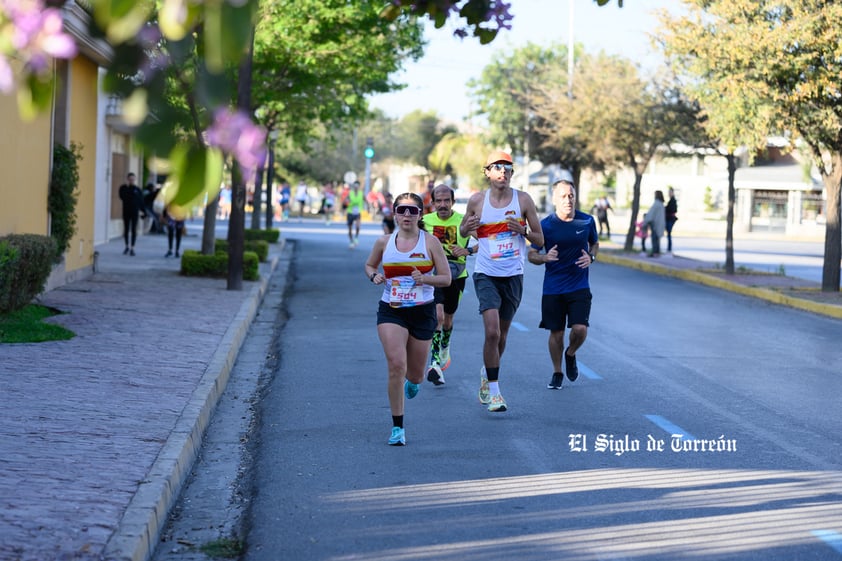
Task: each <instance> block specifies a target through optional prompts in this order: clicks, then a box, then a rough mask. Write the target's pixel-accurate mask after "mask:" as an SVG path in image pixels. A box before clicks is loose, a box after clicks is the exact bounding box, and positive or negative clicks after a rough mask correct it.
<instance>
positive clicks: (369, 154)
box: [363, 137, 374, 160]
mask: <svg viewBox="0 0 842 561" xmlns="http://www.w3.org/2000/svg"><path fill="white" fill-rule="evenodd" d="M363 154H364V155H365V157H366V158H368V159H369V160H370V159H372V158H373V157H374V139H373V138H371V137H368V138H367V139H366V141H365V150H363Z"/></svg>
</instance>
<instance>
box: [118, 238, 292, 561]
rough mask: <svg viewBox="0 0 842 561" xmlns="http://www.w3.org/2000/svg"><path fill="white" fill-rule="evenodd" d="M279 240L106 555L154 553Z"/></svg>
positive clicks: (126, 559) (125, 560)
mask: <svg viewBox="0 0 842 561" xmlns="http://www.w3.org/2000/svg"><path fill="white" fill-rule="evenodd" d="M280 242H281V250H280V251H279V252H278V253H277V254H276V255H275V256H274V257H272V258H271V260H270V263H269V271H268V273H267V274H265V275H261V277H260V281H259V282H258V283H257V284H256V285H255V286H253V287H252V288H251V290H250V292H249V294H248V296H247V297H246V298H245V301H244V302H243V304H242V306H241V307H240V310H239V312H237V315H236V316H235V317H234V318H233V320H232V322H231V325H230V326H229V327H228V329H227V330H226V332H225V335H224V336H223V338H222V341H221V342H220V344H219V346H218V347H217V349H216V351H215V352H214V354H213V356H212V357H211V360H210V362H209V364H208V367H207V369H206V370H205V372H204V374H203V375H202V378H201V379H200V380H199V383H198V384H197V386H196V389H195V390H193V394H192V395H191V396H190V399H189V401H188V402H187V404H186V405H185V407H184V410H183V411H182V413H181V416H180V417H179V418H178V420H177V421H176V424H175V426H174V427H173V430H172V432H171V433H170V436H169V438H167V441H166V443H164V446H163V447H162V449H161V451H160V453H159V455H158V457H157V458H156V460H155V463H153V464H152V467H151V468H150V470H149V473H148V474H147V478H146V479H145V480H144V481H142V482H141V484H140V486H139V487H138V489H137V492H136V493H135V495H134V497H132V500H131V502H130V503H129V506H128V507H127V508H126V511H125V512H124V513H123V517H122V518H121V520H120V523H119V526H118V528H117V531H116V532H115V533H114V534H113V535H112V536H111V538H110V539H109V540H108V543H107V544H106V546H105V553H104V558H105V559H108V560H113V561H146V560H148V559H150V558H151V556H152V555H153V554H154V552H155V548H156V546H157V543H158V539H159V536H160V534H161V531H162V530H163V527H164V526H165V525H166V523H167V517H168V516H169V512H170V510H171V509H172V507H173V506H174V504H175V502H176V501H177V500H178V496H179V493H180V491H181V488H182V486H183V485H184V482H185V481H186V480H187V477H188V476H189V473H190V470H191V469H192V466H193V463H194V461H195V460H196V457H197V455H198V453H199V449H200V448H201V446H202V438H203V436H204V433H205V429H206V428H207V426H208V424H209V423H210V419H211V416H212V415H213V412H214V410H215V409H216V405H217V403H218V402H219V398H220V397H221V395H222V392H223V391H224V390H225V386H226V385H227V384H228V378H229V376H230V374H231V370H232V369H233V367H234V363H235V362H236V360H237V355H238V354H239V352H240V348H241V347H242V344H243V341H244V339H245V337H246V334H247V333H248V330H249V327H250V326H251V324H252V322H253V321H254V318H255V316H256V315H257V310H258V308H259V307H260V303H261V302H262V301H263V296H264V295H265V294H266V290H267V287H268V286H269V279H270V278H271V276H272V275H273V274H274V273H275V270H276V269H277V266H278V263H279V262H280V260H281V256H282V254H283V252H284V249H285V248H286V242H285V241H284V240H283V239H281V240H280Z"/></svg>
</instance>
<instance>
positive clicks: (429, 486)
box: [244, 223, 842, 561]
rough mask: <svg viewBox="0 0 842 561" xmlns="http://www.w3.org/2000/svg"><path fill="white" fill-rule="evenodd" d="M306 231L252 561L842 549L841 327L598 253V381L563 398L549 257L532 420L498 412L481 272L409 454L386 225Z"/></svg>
mask: <svg viewBox="0 0 842 561" xmlns="http://www.w3.org/2000/svg"><path fill="white" fill-rule="evenodd" d="M284 232H285V236H286V238H287V239H288V240H293V241H294V243H295V245H296V250H295V257H294V264H293V270H294V275H295V277H294V279H293V280H292V285H291V287H292V288H291V290H290V292H289V296H288V300H287V302H286V304H285V305H286V308H287V313H288V320H287V323H286V325H285V327H284V328H283V330H282V332H281V334H280V345H279V360H278V362H277V368H276V370H275V372H274V375H273V377H272V378H271V380H269V381H268V385H267V386H266V387H265V388H264V389H263V391H262V400H261V403H260V405H259V410H260V413H259V418H260V422H259V426H258V427H257V429H256V432H255V433H254V434H253V435H252V438H253V440H254V441H255V443H256V446H255V450H256V452H255V459H254V461H255V465H254V474H255V479H254V481H253V484H254V485H253V488H254V490H255V492H254V496H253V497H252V498H251V505H250V513H249V515H248V520H247V524H246V527H247V528H249V531H248V532H247V534H246V535H245V542H246V546H247V553H246V555H245V557H244V558H245V559H246V560H248V561H263V560H266V561H278V560H282V559H289V560H332V561H340V560H341V561H344V560H350V559H367V560H384V561H385V560H395V559H402V560H427V559H436V560H449V559H453V560H457V559H458V560H466V559H478V560H479V559H481V560H483V561H489V560H493V559H507V560H509V559H519V560H536V561H537V560H542V561H543V560H555V559H563V560H603V559H612V560H620V559H635V560H676V559H705V560H729V561H731V560H738V559H739V560H743V559H746V560H749V559H751V560H755V559H756V560H761V559H762V560H770V559H771V560H775V559H780V560H791V559H799V560H822V561H826V560H833V559H842V469H840V464H841V462H840V458H842V437H841V436H840V434H839V430H838V429H839V427H840V425H841V424H842V423H840V421H842V415H840V412H839V407H838V396H839V395H840V394H842V380H840V378H839V376H838V365H839V364H840V359H842V353H840V351H839V348H840V346H839V336H840V333H842V326H840V323H839V322H838V321H837V320H832V319H827V318H823V317H819V316H816V315H812V314H809V313H804V312H799V311H794V310H789V309H786V308H783V307H780V306H775V305H770V304H767V303H764V302H760V301H757V300H753V299H750V298H747V297H742V296H737V295H733V294H730V293H726V292H723V291H720V290H717V289H712V288H706V287H702V286H698V285H695V284H692V283H687V282H684V281H679V280H674V279H668V278H661V277H657V276H653V275H650V274H646V273H642V272H637V271H633V270H628V269H624V268H620V267H614V266H610V265H607V264H602V263H597V264H596V265H595V267H594V268H593V270H592V277H591V280H592V289H593V293H594V307H593V312H592V315H591V329H590V334H589V338H588V341H587V342H586V344H585V346H584V347H583V348H582V349H581V350H580V352H579V357H578V358H579V362H580V370H581V372H582V375H581V376H580V378H579V380H578V381H576V382H575V383H572V384H571V383H569V382H568V381H565V384H564V388H563V389H562V390H561V391H550V390H547V389H546V384H547V382H548V380H549V378H550V374H551V367H550V363H549V357H548V354H547V349H546V338H547V334H546V332H544V331H542V330H540V329H538V328H537V325H538V320H539V303H540V289H541V276H542V274H543V272H542V270H541V269H540V268H539V267H536V266H533V265H529V264H527V275H526V278H525V293H524V297H523V303H522V305H521V308H520V310H519V312H518V315H517V316H516V318H515V322H516V323H515V324H514V326H513V328H512V330H511V332H510V336H509V343H508V349H507V351H506V353H505V355H504V357H503V361H502V368H501V391H502V393H503V395H504V396H505V398H506V400H507V401H508V404H509V408H510V410H509V411H508V412H506V413H503V414H492V413H489V412H487V411H486V409H485V407H483V406H481V405H480V404H479V403H478V401H477V397H476V392H477V388H478V383H479V369H480V366H481V345H482V328H481V319H480V317H479V315H478V313H477V305H476V299H475V297H474V294H473V286H472V283H471V282H470V281H469V282H468V289H467V291H466V293H465V295H464V298H463V301H462V305H461V307H460V310H459V312H458V313H457V318H456V329H455V331H454V335H453V347H452V349H453V354H452V356H453V363H452V366H451V367H450V368H449V369H448V370H447V371H445V376H446V380H447V383H446V385H444V386H442V387H433V386H432V385H430V384H427V383H425V384H424V385H423V386H422V389H421V392H420V393H419V395H418V397H416V398H415V399H414V400H412V401H410V402H408V404H407V411H406V427H407V446H405V447H403V448H400V447H398V448H395V447H390V446H387V445H386V440H387V438H388V435H389V430H390V427H391V419H390V413H389V408H388V401H387V398H386V372H385V360H384V358H383V353H382V349H381V347H380V343H379V341H378V339H377V334H376V327H375V310H376V302H377V299H378V298H379V293H380V288H379V287H375V286H373V285H371V284H370V283H369V282H368V281H367V280H366V278H365V276H364V275H363V272H362V267H363V262H364V260H365V257H366V256H367V254H368V251H369V249H370V248H371V245H372V243H373V241H374V239H375V235H376V230H375V229H374V227H373V226H370V227H366V228H365V233H364V235H363V237H362V238H361V244H360V246H359V247H358V248H357V249H354V250H351V249H349V248H348V245H347V238H346V237H345V234H344V228H343V227H342V226H340V225H334V226H331V227H330V228H324V227H323V226H321V225H315V224H312V225H311V224H307V223H305V224H301V225H297V224H287V225H286V226H285V227H284ZM673 434H684V435H685V436H684V437H683V438H680V439H677V438H676V439H674V438H673V437H672V435H673ZM674 446H677V447H678V449H677V450H676V449H675V448H674ZM702 448H704V449H705V450H704V451H702ZM710 448H712V449H713V450H712V451H710V450H708V449H710Z"/></svg>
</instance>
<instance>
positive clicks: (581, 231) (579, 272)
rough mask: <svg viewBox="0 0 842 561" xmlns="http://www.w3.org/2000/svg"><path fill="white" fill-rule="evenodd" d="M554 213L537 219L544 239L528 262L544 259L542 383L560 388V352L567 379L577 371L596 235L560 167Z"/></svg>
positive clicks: (540, 262)
mask: <svg viewBox="0 0 842 561" xmlns="http://www.w3.org/2000/svg"><path fill="white" fill-rule="evenodd" d="M552 197H553V205H554V206H555V213H553V214H551V215H549V216H547V217H546V218H544V219H543V220H541V229H542V230H543V232H544V245H543V246H541V247H537V246H535V245H532V246H531V247H530V248H529V254H528V255H527V258H528V259H529V262H530V263H534V264H535V265H544V289H543V296H542V297H541V324H540V325H539V327H541V328H543V329H549V330H550V340H549V349H550V360H551V361H552V363H553V377H552V379H551V380H550V383H549V384H547V388H548V389H551V390H560V389H561V384H562V382H563V381H564V375H563V374H562V371H561V357H562V355H564V364H565V369H566V370H567V379H568V380H570V381H571V382H572V381H574V380H575V379H576V378H578V376H579V369H578V367H577V366H576V351H577V350H578V349H579V347H581V346H582V343H584V342H585V339H586V338H587V336H588V320H589V318H590V313H591V288H590V284H589V283H588V267H590V266H591V264H592V263H593V262H594V260H595V259H596V254H597V252H598V251H599V238H598V236H597V231H596V223H595V221H594V219H593V216H591V215H590V214H585V213H584V212H580V211H578V210H576V188H575V187H574V185H573V176H572V175H570V173H569V172H567V171H563V172H562V177H561V179H559V180H558V181H556V182H555V183H554V184H553V192H552ZM565 321H566V326H567V327H569V328H570V340H569V343H568V347H567V349H565V348H564V329H565Z"/></svg>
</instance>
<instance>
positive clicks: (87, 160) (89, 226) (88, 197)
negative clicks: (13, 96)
mask: <svg viewBox="0 0 842 561" xmlns="http://www.w3.org/2000/svg"><path fill="white" fill-rule="evenodd" d="M69 75H70V79H69V83H68V92H69V103H68V114H69V121H70V122H69V127H68V130H69V133H70V134H69V137H70V141H71V142H75V143H77V144H79V145H80V148H81V149H80V152H81V156H82V157H81V160H80V161H79V190H78V200H77V203H76V235H75V236H74V237H73V239H72V240H71V241H70V246H69V248H68V250H67V254H66V255H65V258H66V259H65V270H66V271H67V272H68V273H71V272H72V271H76V270H78V269H82V268H84V267H90V266H92V265H93V255H94V198H95V193H96V166H97V161H96V144H97V66H96V65H95V64H94V63H93V62H91V61H90V60H88V59H85V58H83V57H76V58H75V59H74V60H73V62H72V63H71V66H70V72H69Z"/></svg>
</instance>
